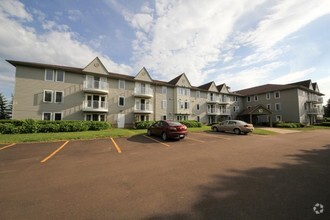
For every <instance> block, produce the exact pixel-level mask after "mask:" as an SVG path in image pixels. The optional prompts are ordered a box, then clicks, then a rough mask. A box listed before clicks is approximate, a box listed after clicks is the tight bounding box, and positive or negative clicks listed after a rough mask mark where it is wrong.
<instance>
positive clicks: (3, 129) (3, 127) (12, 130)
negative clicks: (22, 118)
mask: <svg viewBox="0 0 330 220" xmlns="http://www.w3.org/2000/svg"><path fill="white" fill-rule="evenodd" d="M20 131H21V127H16V126H15V125H14V124H10V123H0V134H18V133H20Z"/></svg>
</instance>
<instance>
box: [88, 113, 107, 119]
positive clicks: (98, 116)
mask: <svg viewBox="0 0 330 220" xmlns="http://www.w3.org/2000/svg"><path fill="white" fill-rule="evenodd" d="M85 121H106V115H105V114H97V113H94V114H85Z"/></svg>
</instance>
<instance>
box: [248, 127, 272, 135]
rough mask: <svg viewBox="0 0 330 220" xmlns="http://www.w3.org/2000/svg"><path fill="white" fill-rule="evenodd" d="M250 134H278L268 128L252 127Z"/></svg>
mask: <svg viewBox="0 0 330 220" xmlns="http://www.w3.org/2000/svg"><path fill="white" fill-rule="evenodd" d="M252 134H258V135H274V134H278V133H276V132H274V131H268V130H264V129H262V128H254V131H253V132H252Z"/></svg>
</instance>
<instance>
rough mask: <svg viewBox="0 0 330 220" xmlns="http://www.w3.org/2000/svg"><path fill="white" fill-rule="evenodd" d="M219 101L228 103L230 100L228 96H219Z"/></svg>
mask: <svg viewBox="0 0 330 220" xmlns="http://www.w3.org/2000/svg"><path fill="white" fill-rule="evenodd" d="M219 102H220V103H229V102H230V98H219Z"/></svg>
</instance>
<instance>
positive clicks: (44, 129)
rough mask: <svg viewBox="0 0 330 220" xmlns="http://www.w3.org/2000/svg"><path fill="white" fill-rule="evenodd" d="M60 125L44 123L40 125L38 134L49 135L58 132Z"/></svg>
mask: <svg viewBox="0 0 330 220" xmlns="http://www.w3.org/2000/svg"><path fill="white" fill-rule="evenodd" d="M59 131H60V125H59V124H58V123H45V124H42V125H41V126H40V128H39V132H40V133H51V132H59Z"/></svg>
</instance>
